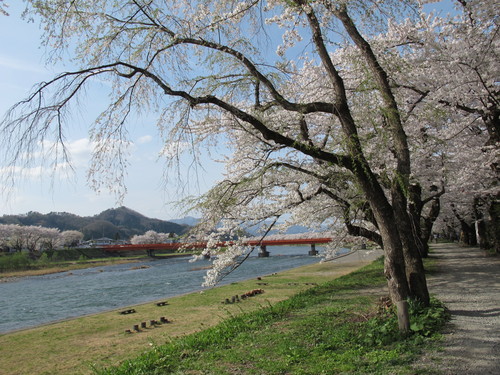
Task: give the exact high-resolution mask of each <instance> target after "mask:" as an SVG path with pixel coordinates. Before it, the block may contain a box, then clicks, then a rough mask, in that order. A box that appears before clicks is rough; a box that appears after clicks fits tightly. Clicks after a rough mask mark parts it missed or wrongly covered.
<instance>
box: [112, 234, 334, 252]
mask: <svg viewBox="0 0 500 375" xmlns="http://www.w3.org/2000/svg"><path fill="white" fill-rule="evenodd" d="M330 241H332V238H329V237H324V238H300V239H297V238H293V239H280V240H262V241H260V240H249V241H245V242H244V244H245V245H249V246H259V247H260V251H259V257H268V256H269V252H268V251H267V250H266V248H267V246H283V245H311V250H310V251H309V255H317V254H318V252H317V251H316V245H317V244H326V243H328V242H330ZM233 243H234V242H233V241H224V242H219V243H217V246H218V247H224V246H228V245H231V244H233ZM206 247H207V242H206V241H201V242H172V243H154V244H136V245H132V244H130V245H105V246H102V249H103V250H104V251H107V252H122V251H138V250H139V251H140V250H142V251H146V252H147V253H148V255H150V256H152V255H153V254H154V251H155V250H158V251H162V250H163V251H165V250H171V251H175V250H179V249H183V250H203V249H205V248H206Z"/></svg>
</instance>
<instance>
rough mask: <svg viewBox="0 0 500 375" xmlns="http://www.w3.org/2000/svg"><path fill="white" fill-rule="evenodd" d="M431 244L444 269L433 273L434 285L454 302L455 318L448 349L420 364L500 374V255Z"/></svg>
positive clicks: (449, 374)
mask: <svg viewBox="0 0 500 375" xmlns="http://www.w3.org/2000/svg"><path fill="white" fill-rule="evenodd" d="M431 247H432V249H433V251H432V253H431V257H432V258H435V259H437V260H438V264H439V268H438V271H437V272H436V273H433V274H432V275H430V276H429V277H428V284H429V290H430V292H431V294H433V295H436V296H437V297H438V298H439V299H440V300H441V301H443V302H444V303H445V305H446V306H447V307H448V309H449V310H450V312H451V322H450V323H449V324H448V327H447V329H446V330H445V332H444V343H443V346H444V348H443V349H444V350H443V352H439V353H434V354H432V358H426V359H424V360H423V363H422V362H421V363H420V364H419V365H418V367H420V366H421V365H423V366H424V367H427V368H429V367H430V368H431V369H434V370H437V371H441V373H442V374H445V375H455V374H460V375H465V374H467V375H469V374H470V375H486V374H494V375H499V374H500V258H499V257H493V256H488V255H486V253H485V252H483V251H481V250H480V249H478V248H471V247H460V246H458V245H456V244H435V245H432V246H431Z"/></svg>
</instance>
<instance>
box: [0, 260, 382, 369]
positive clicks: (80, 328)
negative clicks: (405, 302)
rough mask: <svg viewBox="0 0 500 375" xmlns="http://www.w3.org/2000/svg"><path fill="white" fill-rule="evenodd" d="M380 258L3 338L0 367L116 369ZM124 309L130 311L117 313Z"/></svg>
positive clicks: (307, 269)
mask: <svg viewBox="0 0 500 375" xmlns="http://www.w3.org/2000/svg"><path fill="white" fill-rule="evenodd" d="M379 255H380V252H378V253H377V252H370V255H369V256H366V257H364V256H362V255H360V254H359V253H357V254H353V255H351V256H350V257H345V258H342V259H339V261H337V262H327V263H319V264H313V265H309V266H304V267H300V268H297V269H292V270H289V271H285V272H279V273H278V274H274V275H268V276H265V275H262V277H261V278H260V280H258V279H252V280H247V281H244V282H236V283H232V284H230V285H226V286H222V287H218V288H213V289H209V290H206V291H204V292H203V293H191V294H187V295H184V296H178V297H174V298H169V299H168V304H166V305H163V306H157V304H156V303H155V302H151V303H146V304H141V305H135V306H130V307H129V308H127V309H120V310H114V311H109V312H106V313H101V314H95V315H91V316H86V317H81V318H77V319H73V320H69V321H65V322H60V323H56V324H50V325H46V326H41V327H37V328H34V329H28V330H23V331H18V332H14V333H10V334H4V335H2V336H0V368H2V374H5V375H13V374H16V375H22V374H34V373H36V374H51V375H54V374H91V373H92V367H93V366H97V367H103V366H111V365H117V364H118V363H121V362H122V361H124V360H127V359H132V358H134V357H136V356H137V355H139V354H140V353H143V352H144V351H146V350H150V349H151V348H152V347H153V346H155V345H157V344H161V343H164V342H167V341H169V340H171V339H172V338H175V337H180V336H185V335H188V334H191V333H194V332H197V331H202V330H205V329H206V328H208V327H211V326H214V325H215V324H217V323H219V322H220V321H221V320H224V319H226V318H228V317H229V316H234V315H237V314H241V313H244V312H245V313H246V312H251V311H255V310H259V309H261V308H262V307H263V306H270V305H275V304H276V303H278V302H279V301H282V300H285V299H287V298H289V297H290V296H292V295H295V294H297V293H299V292H301V291H304V290H307V289H310V288H313V287H314V285H316V284H321V283H324V282H327V281H330V280H333V279H335V278H338V277H340V276H342V275H345V274H347V273H350V272H352V271H354V270H356V269H359V268H360V267H362V266H364V265H366V264H368V263H369V262H371V261H372V260H373V259H375V257H377V256H379ZM254 289H263V290H264V293H262V294H259V295H255V296H253V297H251V298H248V299H246V300H245V301H243V302H241V303H235V304H224V303H222V302H224V301H225V299H226V298H228V299H231V298H232V296H234V295H241V294H243V293H246V292H248V291H252V290H254ZM160 301H161V302H164V300H160ZM160 301H157V302H160ZM129 309H133V310H135V313H131V314H120V311H125V310H129ZM161 317H165V318H167V319H169V320H170V321H172V323H169V324H161V325H155V326H153V327H150V320H159V319H160V318H161ZM141 322H146V323H147V326H148V328H146V329H143V330H142V331H141V332H140V333H132V334H130V333H126V330H130V329H133V327H134V325H137V324H139V325H140V323H141ZM27 356H28V357H27Z"/></svg>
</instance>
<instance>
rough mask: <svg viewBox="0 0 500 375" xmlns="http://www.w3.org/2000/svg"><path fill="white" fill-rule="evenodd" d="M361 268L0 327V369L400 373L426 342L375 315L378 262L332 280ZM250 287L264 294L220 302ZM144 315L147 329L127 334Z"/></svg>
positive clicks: (301, 272) (305, 273) (308, 272)
mask: <svg viewBox="0 0 500 375" xmlns="http://www.w3.org/2000/svg"><path fill="white" fill-rule="evenodd" d="M360 266H361V264H360V263H359V262H353V263H342V264H336V263H323V264H314V265H310V266H305V267H300V268H298V269H294V270H289V271H286V272H282V273H279V274H275V275H270V276H265V277H264V276H263V277H262V278H261V279H260V280H257V279H253V280H248V281H244V282H238V283H233V284H231V285H226V286H223V287H219V288H214V289H210V290H207V291H204V292H203V293H192V294H188V295H184V296H179V297H176V298H171V299H169V300H168V304H167V305H165V306H157V305H156V303H147V304H143V305H137V306H131V308H133V309H134V310H135V311H136V312H135V313H132V314H126V315H122V314H120V313H119V311H110V312H106V313H102V314H96V315H92V316H87V317H81V318H78V319H74V320H69V321H65V322H60V323H57V324H50V325H46V326H42V327H38V328H34V329H30V330H24V331H19V332H14V333H10V334H5V335H0V369H2V374H5V375H13V374H16V375H21V374H51V375H55V374H92V373H94V370H93V369H100V370H99V371H101V373H102V374H163V373H173V374H215V373H220V374H235V373H237V374H282V373H290V374H321V373H332V374H333V373H349V372H351V373H356V370H354V369H355V368H359V369H363V371H365V370H366V371H365V372H366V373H380V374H382V373H391V369H392V373H403V374H404V372H401V371H400V370H401V369H403V370H404V368H405V366H407V363H408V361H410V360H411V358H412V357H413V356H414V355H416V353H417V352H418V350H419V348H420V347H421V345H422V343H423V342H425V340H423V339H422V338H421V337H420V336H416V335H414V336H412V337H411V338H410V339H407V340H402V341H396V339H399V337H398V335H397V333H396V332H395V331H394V329H395V324H396V323H395V320H394V319H393V318H389V315H385V313H384V314H383V315H382V316H379V315H377V311H378V305H377V301H378V299H379V297H381V296H384V295H386V293H385V281H384V279H383V276H382V265H381V263H380V262H376V263H374V264H373V265H371V266H369V267H368V268H367V269H364V270H362V271H361V272H355V273H353V274H351V275H349V276H345V277H341V278H339V279H337V280H335V279H336V278H338V277H340V276H342V275H346V274H348V273H349V272H352V271H354V270H356V269H358V268H359V267H360ZM332 280H333V281H332ZM315 284H318V285H317V286H316V285H315ZM255 288H261V289H263V290H264V293H262V294H259V295H256V296H254V297H251V298H248V299H245V300H243V301H241V302H239V303H234V304H224V303H221V302H223V301H224V300H225V299H226V298H231V296H234V295H236V294H239V295H241V294H242V293H245V292H247V291H250V290H252V289H255ZM383 311H385V310H383ZM427 314H428V315H430V313H427ZM432 314H435V311H434V312H433V313H432ZM161 316H165V317H167V318H168V319H169V320H171V323H168V324H161V325H156V326H153V327H150V324H149V321H150V320H151V319H159V318H160V317H161ZM140 322H147V328H145V329H141V332H137V333H126V332H125V331H126V330H127V329H132V327H133V325H135V324H140ZM418 322H419V321H417V323H418ZM13 328H15V327H13ZM414 328H415V329H417V330H419V331H420V332H423V333H427V332H426V331H427V329H428V328H427V327H426V326H424V325H422V324H421V325H420V326H419V325H418V324H417V325H416V326H414ZM381 332H382V333H383V334H380V333H381ZM349 340H351V341H349ZM353 340H354V341H353ZM165 343H167V344H166V345H163V344H165ZM124 361H125V362H124ZM120 363H122V365H121V367H114V366H119V364H120ZM106 368H108V369H107V370H103V369H106ZM284 368H287V369H289V370H286V371H285V370H283V369H284ZM386 368H387V369H388V370H387V371H388V372H382V369H384V370H383V371H385V369H386ZM320 369H321V371H320ZM394 369H396V370H394ZM403 370H402V371H403ZM96 371H97V370H96ZM405 371H406V370H405ZM361 373H362V372H361Z"/></svg>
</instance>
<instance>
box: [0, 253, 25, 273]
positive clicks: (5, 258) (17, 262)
mask: <svg viewBox="0 0 500 375" xmlns="http://www.w3.org/2000/svg"><path fill="white" fill-rule="evenodd" d="M32 263H33V261H32V260H31V259H30V258H29V256H28V254H27V253H24V252H16V253H14V254H6V255H2V256H0V271H5V270H21V269H26V268H28V267H29V266H30V265H31V264H32Z"/></svg>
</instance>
